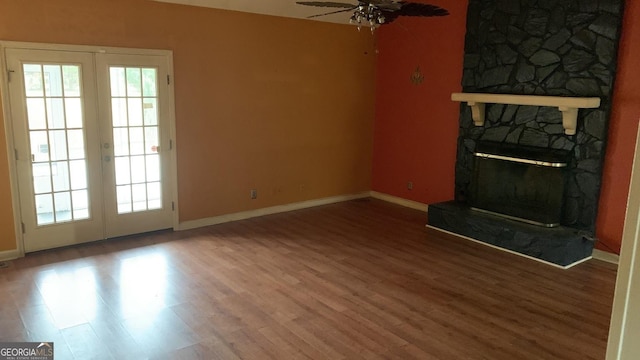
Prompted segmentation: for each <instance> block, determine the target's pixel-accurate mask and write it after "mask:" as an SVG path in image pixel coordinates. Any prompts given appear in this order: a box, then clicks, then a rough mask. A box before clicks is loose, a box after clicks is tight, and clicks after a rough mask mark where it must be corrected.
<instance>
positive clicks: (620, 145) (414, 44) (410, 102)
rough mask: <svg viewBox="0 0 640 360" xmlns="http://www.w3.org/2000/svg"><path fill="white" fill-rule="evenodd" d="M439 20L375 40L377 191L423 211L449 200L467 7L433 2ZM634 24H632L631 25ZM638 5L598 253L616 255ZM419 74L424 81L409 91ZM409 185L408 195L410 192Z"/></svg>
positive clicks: (413, 23) (632, 122)
mask: <svg viewBox="0 0 640 360" xmlns="http://www.w3.org/2000/svg"><path fill="white" fill-rule="evenodd" d="M430 3H433V4H435V5H440V6H442V7H445V8H447V9H448V10H449V11H450V13H451V15H450V16H447V17H443V18H428V19H420V18H416V19H413V18H400V19H398V20H397V22H396V23H393V24H390V25H388V26H383V27H382V28H381V29H380V30H379V32H378V38H377V41H378V42H377V47H378V51H379V54H378V64H377V74H378V75H377V76H378V78H377V81H376V86H377V90H376V119H375V136H374V150H373V167H372V169H373V177H372V187H373V190H374V191H378V192H382V193H386V194H390V195H394V196H398V197H401V198H404V199H409V200H414V201H418V202H422V203H427V204H429V203H434V202H439V201H446V200H451V199H453V189H454V166H455V157H456V142H457V136H458V116H459V105H458V104H457V103H453V102H452V101H451V100H450V95H451V93H452V92H456V91H460V89H461V85H460V81H461V78H462V70H463V68H462V64H463V56H464V36H465V32H466V12H467V5H468V2H467V1H466V0H463V1H455V2H451V1H449V2H445V1H431V2H430ZM634 20H635V23H634ZM639 59H640V2H638V1H634V0H627V1H626V8H625V16H624V24H623V30H622V39H621V44H620V50H619V58H618V73H617V79H616V85H615V91H614V98H613V112H612V114H611V120H610V123H609V124H610V125H609V139H608V145H607V154H606V158H605V165H604V174H603V183H602V193H601V197H600V204H599V213H598V219H597V225H596V226H597V236H598V238H599V239H600V242H599V243H598V248H600V249H601V250H605V251H610V252H615V253H619V252H620V244H621V241H622V230H623V226H624V217H625V213H626V204H627V197H628V191H629V181H630V178H631V167H632V163H633V153H634V147H635V139H636V133H637V129H638V121H639V120H640V66H638V60H639ZM417 66H420V70H421V71H422V73H423V74H424V82H423V83H422V84H421V85H418V86H416V85H413V84H412V83H411V81H410V76H411V73H412V72H413V71H414V70H415V68H416V67H417ZM408 181H412V182H413V184H414V188H413V190H408V189H407V182H408Z"/></svg>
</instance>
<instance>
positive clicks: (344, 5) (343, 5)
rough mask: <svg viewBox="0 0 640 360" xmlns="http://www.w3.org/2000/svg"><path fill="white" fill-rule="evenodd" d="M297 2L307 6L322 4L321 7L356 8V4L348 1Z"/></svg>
mask: <svg viewBox="0 0 640 360" xmlns="http://www.w3.org/2000/svg"><path fill="white" fill-rule="evenodd" d="M296 4H299V5H307V6H320V7H336V8H345V9H355V8H356V5H353V4H348V3H339V2H331V1H296Z"/></svg>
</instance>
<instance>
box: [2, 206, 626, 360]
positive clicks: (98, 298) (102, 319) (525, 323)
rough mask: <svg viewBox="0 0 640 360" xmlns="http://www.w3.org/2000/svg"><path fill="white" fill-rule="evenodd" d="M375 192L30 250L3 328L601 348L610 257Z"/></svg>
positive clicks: (555, 355)
mask: <svg viewBox="0 0 640 360" xmlns="http://www.w3.org/2000/svg"><path fill="white" fill-rule="evenodd" d="M425 222H426V216H425V214H424V213H423V212H420V211H415V210H411V209H407V208H402V207H399V206H396V205H392V204H388V203H385V202H382V201H378V200H373V199H364V200H355V201H349V202H345V203H340V204H333V205H327V206H321V207H317V208H311V209H305V210H299V211H293V212H289V213H282V214H275V215H269V216H264V217H260V218H254V219H249V220H243V221H237V222H233V223H227V224H221V225H216V226H211V227H206V228H201V229H195V230H189V231H182V232H169V231H164V232H156V233H150V234H142V235H138V236H130V237H125V238H120V239H113V240H107V241H101V242H97V243H93V244H86V245H80V246H74V247H68V248H62V249H56V250H50V251H42V252H38V253H34V254H29V255H27V256H26V257H25V258H22V259H18V260H15V261H12V262H11V263H10V266H9V267H8V268H5V269H0V293H1V294H4V295H5V296H2V297H0V341H54V343H55V346H54V348H55V350H56V359H58V360H60V359H91V358H96V359H136V360H137V359H231V360H235V359H331V360H335V359H403V360H404V359H421V360H422V359H471V360H476V359H488V360H501V359H505V360H511V359H523V360H527V359H536V360H538V359H569V360H572V359H593V360H596V359H603V358H604V354H605V349H606V342H607V334H608V326H609V318H610V313H611V304H612V299H613V291H614V286H615V278H616V267H615V266H614V265H611V264H607V263H603V262H599V261H597V260H591V261H588V262H585V263H583V264H580V265H578V266H576V267H574V268H572V269H569V270H561V269H557V268H554V267H551V266H548V265H545V264H541V263H539V262H536V261H532V260H530V259H526V258H522V257H519V256H516V255H513V254H509V253H506V252H502V251H499V250H496V249H492V248H489V247H486V246H483V245H481V244H477V243H474V242H470V241H467V240H463V239H460V238H457V237H453V236H449V235H443V234H441V233H437V232H434V231H432V230H430V229H427V228H425V226H424V225H425Z"/></svg>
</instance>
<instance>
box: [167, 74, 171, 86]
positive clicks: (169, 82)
mask: <svg viewBox="0 0 640 360" xmlns="http://www.w3.org/2000/svg"><path fill="white" fill-rule="evenodd" d="M167 85H171V75H167Z"/></svg>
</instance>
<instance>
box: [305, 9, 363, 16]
mask: <svg viewBox="0 0 640 360" xmlns="http://www.w3.org/2000/svg"><path fill="white" fill-rule="evenodd" d="M355 8H356V7H352V8H351V9H344V10H337V11H331V12H328V13H324V14H318V15H311V16H307V19H313V18H316V17H319V16H325V15H331V14H338V13H343V12H347V11H353V10H355Z"/></svg>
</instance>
